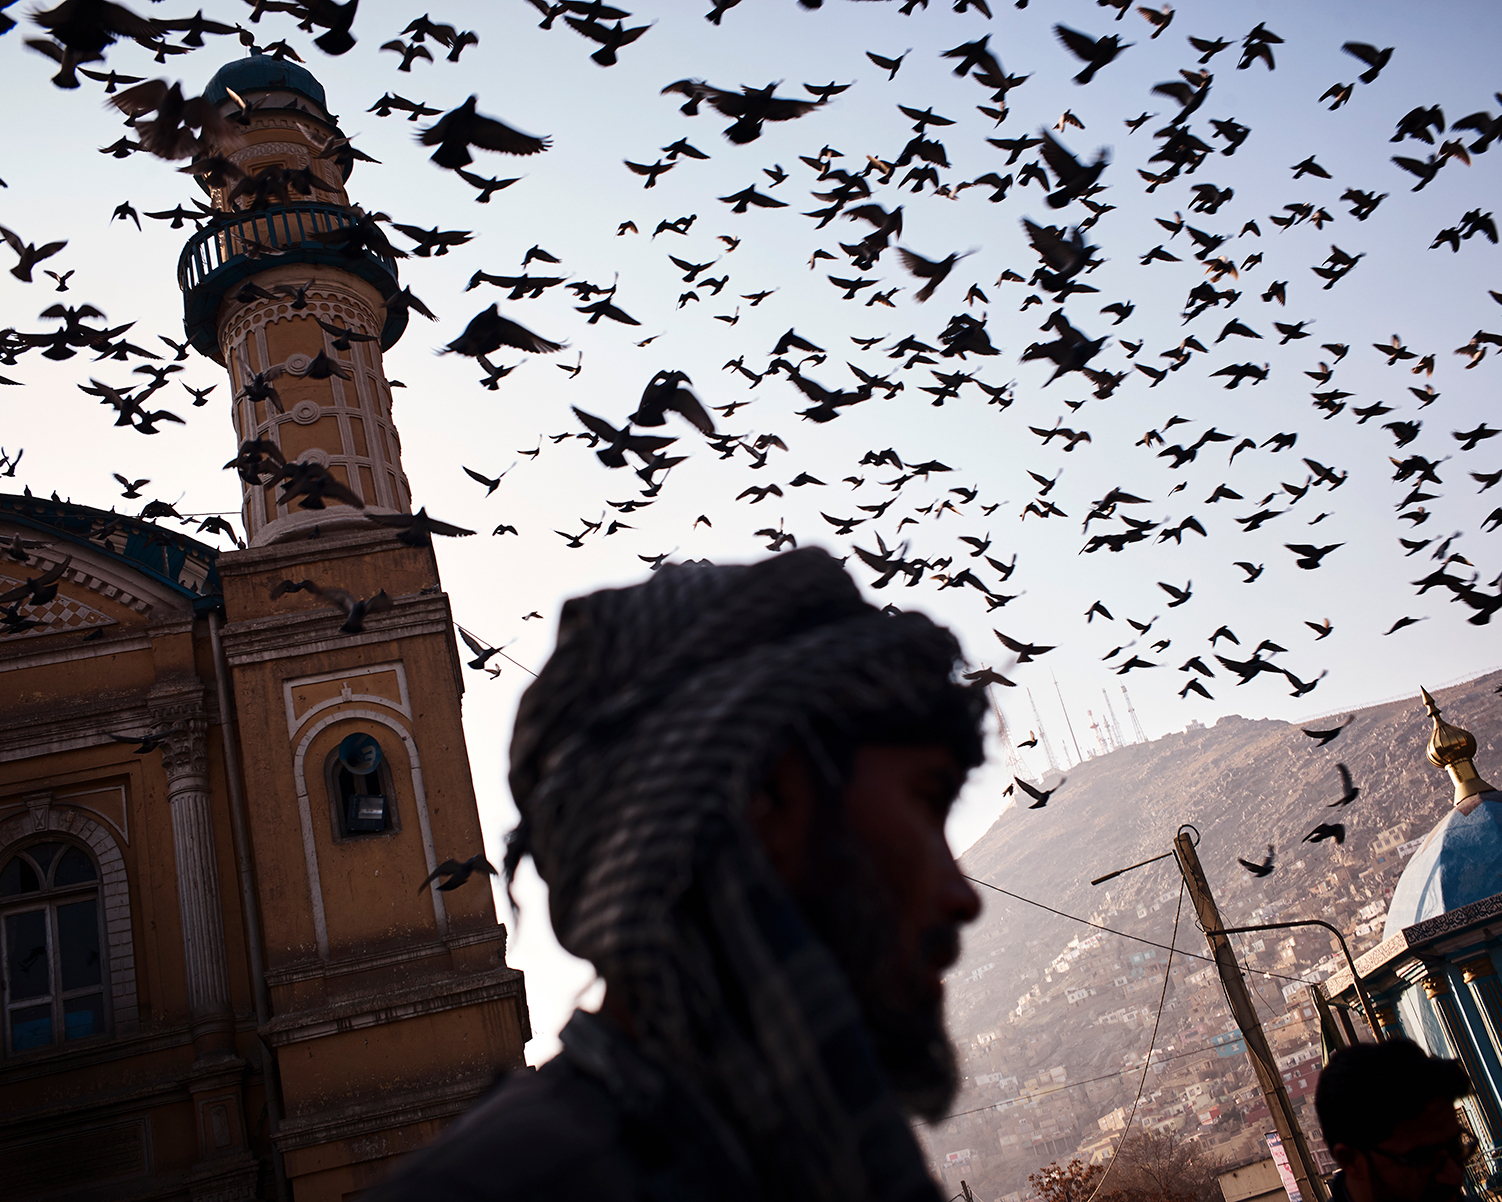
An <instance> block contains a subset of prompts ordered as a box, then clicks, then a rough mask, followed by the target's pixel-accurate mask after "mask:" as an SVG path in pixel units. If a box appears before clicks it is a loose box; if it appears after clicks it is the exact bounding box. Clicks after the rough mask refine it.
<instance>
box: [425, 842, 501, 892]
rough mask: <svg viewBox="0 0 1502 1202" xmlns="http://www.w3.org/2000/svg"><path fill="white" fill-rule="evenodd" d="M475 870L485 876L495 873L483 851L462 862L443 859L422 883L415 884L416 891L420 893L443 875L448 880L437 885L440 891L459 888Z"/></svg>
mask: <svg viewBox="0 0 1502 1202" xmlns="http://www.w3.org/2000/svg"><path fill="white" fill-rule="evenodd" d="M477 872H479V873H483V874H484V875H485V876H495V875H496V870H495V866H494V865H493V864H491V862H490V861H489V860H487V859H486V858H485V853H484V852H479V853H478V854H476V855H472V856H470V857H469V859H467V860H464V861H462V862H461V861H459V860H445V861H444V862H443V863H442V864H440V865H438V867H437V868H435V869H433V871H432V872H430V873H428V875H427V876H426V877H425V878H424V880H423V882H422V884H421V885H419V886H417V891H418V892H419V893H421V892H422V891H423V890H424V889H426V888H427V887H428V886H429V885H430V884H431V883H432V882H434V881H436V880H437V879H438V878H439V877H441V876H444V877H448V880H446V881H444V882H443V884H441V885H439V886H438V891H439V892H440V893H448V892H449V891H451V890H453V889H457V888H459V886H460V885H462V884H464V882H465V881H467V880H469V878H470V877H472V876H473V875H474V874H475V873H477Z"/></svg>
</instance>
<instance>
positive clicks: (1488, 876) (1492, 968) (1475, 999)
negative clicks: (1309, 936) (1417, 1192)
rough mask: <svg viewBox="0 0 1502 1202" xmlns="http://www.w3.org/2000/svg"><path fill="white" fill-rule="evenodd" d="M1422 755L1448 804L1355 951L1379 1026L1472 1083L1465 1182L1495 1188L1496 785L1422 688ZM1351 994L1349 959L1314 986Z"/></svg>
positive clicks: (1500, 875)
mask: <svg viewBox="0 0 1502 1202" xmlns="http://www.w3.org/2000/svg"><path fill="white" fill-rule="evenodd" d="M1423 700H1424V704H1425V706H1426V707H1427V709H1428V713H1429V717H1430V718H1431V719H1432V721H1433V724H1434V729H1433V732H1432V733H1431V735H1430V737H1429V747H1428V757H1429V761H1430V762H1431V763H1432V764H1434V765H1435V766H1436V767H1439V768H1444V769H1445V771H1446V772H1447V773H1449V775H1450V778H1451V780H1452V782H1453V783H1454V785H1455V795H1454V805H1453V808H1452V809H1451V811H1450V812H1449V813H1448V814H1446V815H1445V816H1444V818H1443V819H1441V820H1440V822H1439V824H1438V825H1436V826H1435V827H1434V829H1433V830H1431V831H1430V832H1429V834H1428V835H1427V836H1426V837H1425V838H1424V841H1423V843H1422V844H1421V846H1420V847H1419V848H1418V850H1417V851H1416V852H1414V854H1413V857H1412V859H1411V860H1410V861H1409V864H1408V866H1407V868H1405V869H1404V870H1403V875H1402V876H1401V877H1400V878H1399V880H1398V883H1397V885H1396V887H1395V888H1394V889H1393V894H1392V901H1391V903H1390V904H1389V905H1388V909H1387V922H1386V925H1385V926H1384V928H1383V932H1382V942H1381V943H1379V944H1378V945H1377V946H1376V947H1374V948H1372V949H1371V950H1370V951H1368V952H1367V953H1366V954H1365V955H1363V956H1360V957H1359V958H1357V960H1356V961H1355V966H1356V972H1357V973H1359V974H1360V977H1361V982H1362V984H1363V985H1364V986H1365V989H1366V991H1367V993H1368V995H1369V997H1370V1000H1371V1002H1372V1009H1373V1013H1374V1016H1375V1018H1376V1022H1377V1025H1378V1027H1380V1028H1381V1030H1382V1033H1383V1035H1384V1036H1402V1037H1407V1038H1409V1039H1412V1040H1414V1041H1415V1042H1417V1043H1419V1044H1420V1045H1421V1046H1423V1047H1424V1048H1426V1049H1427V1050H1428V1051H1429V1052H1430V1053H1432V1054H1433V1055H1436V1056H1444V1057H1449V1058H1458V1059H1459V1060H1460V1061H1461V1062H1462V1063H1463V1064H1464V1065H1465V1067H1466V1071H1467V1072H1468V1073H1469V1074H1470V1077H1471V1081H1472V1083H1473V1084H1474V1086H1475V1093H1474V1094H1473V1095H1472V1096H1471V1097H1469V1098H1467V1099H1466V1100H1465V1102H1464V1113H1465V1118H1466V1120H1467V1122H1468V1124H1469V1126H1470V1127H1471V1130H1472V1132H1473V1133H1474V1134H1475V1135H1476V1137H1477V1139H1478V1140H1479V1141H1480V1145H1481V1148H1480V1151H1479V1152H1478V1154H1477V1158H1476V1160H1475V1161H1474V1162H1473V1163H1472V1164H1471V1165H1469V1166H1467V1172H1468V1175H1469V1176H1470V1178H1471V1187H1472V1192H1473V1193H1474V1194H1475V1196H1476V1197H1478V1198H1487V1199H1491V1198H1495V1197H1496V1196H1497V1193H1498V1191H1499V1187H1502V984H1499V982H1498V979H1497V966H1498V964H1499V962H1502V792H1498V791H1497V790H1496V789H1493V788H1492V786H1491V785H1489V784H1487V782H1486V781H1485V780H1483V779H1482V778H1481V775H1480V773H1478V772H1477V770H1476V766H1475V764H1474V763H1473V762H1472V761H1473V759H1474V757H1475V755H1476V740H1475V738H1474V736H1472V735H1471V734H1470V733H1469V732H1468V731H1464V730H1461V729H1459V728H1458V727H1456V726H1452V725H1451V724H1450V723H1448V722H1446V721H1445V720H1444V718H1443V716H1442V715H1441V713H1440V709H1439V707H1438V706H1437V705H1436V704H1435V703H1434V699H1433V698H1432V697H1431V696H1429V694H1428V692H1424V693H1423ZM1325 989H1326V991H1327V993H1328V994H1329V996H1330V997H1331V999H1332V1000H1333V1001H1336V1002H1338V1003H1340V1004H1342V1005H1344V1006H1347V1007H1356V1006H1357V1005H1358V1004H1359V1000H1360V999H1359V998H1358V996H1357V989H1356V987H1355V983H1354V982H1353V980H1352V976H1351V972H1350V970H1349V969H1345V970H1342V971H1341V972H1339V973H1336V974H1335V975H1334V976H1332V977H1331V978H1330V979H1329V981H1328V982H1327V983H1326V985H1325Z"/></svg>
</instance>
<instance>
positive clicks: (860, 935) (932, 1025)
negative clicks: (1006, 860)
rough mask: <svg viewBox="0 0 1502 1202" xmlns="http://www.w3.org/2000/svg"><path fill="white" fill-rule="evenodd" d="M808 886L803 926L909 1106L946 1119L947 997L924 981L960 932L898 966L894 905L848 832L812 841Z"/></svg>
mask: <svg viewBox="0 0 1502 1202" xmlns="http://www.w3.org/2000/svg"><path fill="white" fill-rule="evenodd" d="M812 842H813V844H814V846H815V847H816V848H818V850H817V852H816V853H815V855H814V857H813V862H812V863H811V864H810V865H809V868H810V871H809V874H808V876H809V882H808V883H807V884H806V885H805V886H804V887H803V888H802V889H800V890H799V891H798V896H797V901H798V907H799V910H800V911H801V912H802V914H803V917H804V919H805V920H806V921H807V922H808V924H809V926H810V927H811V928H812V929H813V931H814V934H815V935H817V936H818V938H819V940H820V942H822V943H823V944H824V945H825V946H826V947H827V948H828V949H829V950H830V952H831V953H833V955H834V957H835V960H836V961H837V962H838V963H839V965H840V967H841V969H843V970H844V972H845V975H846V977H847V978H848V979H849V981H850V985H851V988H852V989H853V991H854V993H855V997H856V1001H857V1002H858V1003H859V1004H860V1007H861V1013H862V1015H863V1017H864V1018H865V1022H866V1029H867V1030H868V1031H869V1032H870V1035H871V1039H872V1042H873V1043H874V1045H875V1047H876V1053H877V1057H878V1058H879V1059H880V1061H881V1064H882V1067H883V1068H885V1069H886V1072H887V1075H888V1077H889V1078H890V1079H891V1082H892V1085H893V1087H894V1088H895V1089H896V1091H897V1094H898V1096H899V1097H901V1099H902V1101H903V1103H904V1105H905V1106H906V1107H907V1108H908V1109H909V1110H910V1111H912V1112H913V1113H914V1114H916V1115H918V1116H919V1117H920V1118H923V1119H926V1120H928V1121H929V1122H937V1121H938V1120H939V1119H941V1118H943V1117H944V1115H945V1114H946V1113H947V1112H948V1110H949V1106H950V1103H952V1102H953V1101H954V1096H955V1094H956V1092H957V1091H958V1089H959V1066H958V1062H957V1057H956V1055H955V1050H954V1045H953V1044H951V1043H950V1041H949V1035H948V1032H947V1031H946V1030H945V1028H944V1004H943V1000H942V998H934V999H932V1000H930V998H929V995H928V987H927V985H926V983H925V981H924V979H923V978H924V976H925V972H926V969H927V966H928V964H929V963H930V962H931V959H930V957H934V958H937V955H938V954H939V953H947V958H948V959H949V960H951V961H952V960H953V959H954V953H955V951H956V950H957V948H958V945H959V928H958V927H957V926H953V925H950V926H943V927H938V928H935V929H931V930H929V931H926V932H924V935H923V938H922V946H921V948H920V955H919V961H918V962H917V963H913V964H901V963H899V962H898V952H897V948H896V946H895V944H896V938H895V935H896V930H897V921H896V917H895V914H894V913H893V911H894V908H895V906H894V903H893V900H892V898H891V897H890V895H889V892H888V890H887V889H886V888H885V887H884V886H883V885H882V883H881V881H880V880H879V878H878V877H877V874H876V872H875V870H874V868H873V867H872V865H871V864H870V862H869V860H868V859H867V857H866V856H865V855H864V854H863V853H862V852H861V851H860V850H859V849H858V848H857V847H856V846H855V845H854V844H853V842H852V841H851V839H850V837H849V836H848V835H847V834H845V833H844V832H843V831H839V832H825V833H824V834H823V837H819V836H815V838H814V840H812Z"/></svg>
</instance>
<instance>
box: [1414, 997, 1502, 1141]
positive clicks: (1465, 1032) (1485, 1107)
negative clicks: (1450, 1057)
mask: <svg viewBox="0 0 1502 1202" xmlns="http://www.w3.org/2000/svg"><path fill="white" fill-rule="evenodd" d="M1423 986H1424V996H1425V997H1427V998H1428V999H1429V1001H1430V1003H1431V1004H1432V1005H1433V1006H1434V1010H1435V1013H1436V1014H1438V1015H1439V1021H1440V1023H1441V1024H1442V1025H1443V1026H1444V1028H1445V1037H1446V1039H1448V1040H1449V1043H1450V1047H1451V1048H1452V1049H1453V1050H1454V1052H1455V1054H1456V1056H1458V1057H1459V1058H1460V1062H1461V1063H1462V1064H1463V1065H1465V1071H1466V1073H1467V1074H1469V1076H1470V1078H1471V1083H1472V1084H1473V1085H1474V1086H1475V1087H1476V1089H1475V1093H1473V1094H1471V1096H1470V1097H1469V1098H1467V1099H1466V1101H1468V1102H1470V1103H1473V1104H1474V1110H1473V1113H1474V1114H1475V1115H1476V1117H1477V1119H1479V1120H1480V1121H1479V1123H1478V1124H1477V1128H1476V1132H1475V1135H1476V1138H1477V1139H1479V1140H1481V1142H1482V1143H1483V1145H1484V1146H1485V1147H1486V1149H1487V1154H1488V1157H1489V1158H1490V1157H1491V1156H1492V1155H1493V1153H1494V1152H1495V1150H1496V1148H1497V1137H1498V1134H1499V1133H1502V1113H1499V1111H1498V1108H1497V1099H1496V1097H1495V1096H1494V1095H1493V1093H1492V1090H1491V1079H1490V1078H1489V1077H1488V1076H1487V1073H1486V1067H1485V1066H1484V1065H1483V1064H1482V1063H1481V1056H1480V1055H1479V1054H1478V1052H1477V1051H1476V1045H1475V1044H1474V1043H1473V1042H1472V1041H1471V1033H1470V1031H1469V1029H1467V1027H1466V1024H1465V1017H1464V1016H1463V1015H1462V1014H1461V1013H1460V1004H1459V1003H1458V1002H1457V1001H1456V1000H1455V994H1454V993H1453V992H1451V990H1450V979H1449V977H1447V976H1446V975H1444V972H1443V970H1441V971H1440V972H1438V973H1435V974H1433V975H1431V976H1427V977H1425V978H1424V980H1423Z"/></svg>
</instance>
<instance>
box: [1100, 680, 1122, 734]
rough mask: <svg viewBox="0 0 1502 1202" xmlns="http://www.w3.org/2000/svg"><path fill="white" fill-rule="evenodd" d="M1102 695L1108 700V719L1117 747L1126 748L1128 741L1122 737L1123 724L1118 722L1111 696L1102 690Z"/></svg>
mask: <svg viewBox="0 0 1502 1202" xmlns="http://www.w3.org/2000/svg"><path fill="white" fill-rule="evenodd" d="M1100 695H1101V696H1102V697H1104V698H1105V699H1106V717H1107V720H1108V724H1109V726H1110V728H1111V737H1112V738H1113V739H1115V740H1116V746H1118V747H1125V746H1126V740H1125V739H1123V738H1122V737H1121V723H1120V722H1118V721H1117V720H1116V710H1115V709H1114V708H1113V707H1112V705H1111V694H1110V693H1108V692H1106V691H1105V689H1102V690H1101V691H1100Z"/></svg>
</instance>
